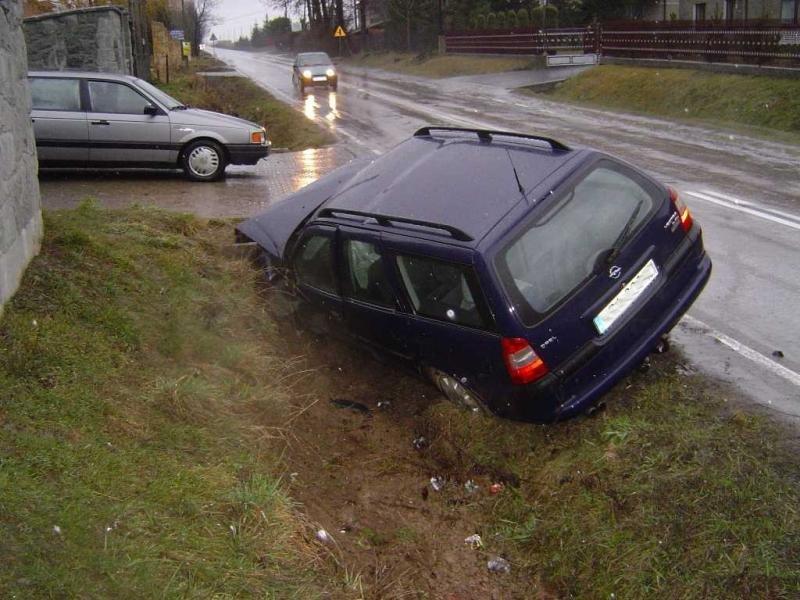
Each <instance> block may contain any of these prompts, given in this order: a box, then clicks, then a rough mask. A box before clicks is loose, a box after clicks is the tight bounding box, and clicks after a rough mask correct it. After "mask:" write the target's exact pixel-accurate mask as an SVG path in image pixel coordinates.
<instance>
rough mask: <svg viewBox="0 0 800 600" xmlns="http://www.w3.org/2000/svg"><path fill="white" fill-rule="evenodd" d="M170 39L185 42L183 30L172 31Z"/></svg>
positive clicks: (170, 31)
mask: <svg viewBox="0 0 800 600" xmlns="http://www.w3.org/2000/svg"><path fill="white" fill-rule="evenodd" d="M169 37H171V38H172V39H173V40H183V37H184V36H183V29H170V30H169Z"/></svg>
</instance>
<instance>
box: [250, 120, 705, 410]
mask: <svg viewBox="0 0 800 600" xmlns="http://www.w3.org/2000/svg"><path fill="white" fill-rule="evenodd" d="M237 239H238V241H239V242H241V243H255V244H256V245H257V247H258V249H259V256H260V258H261V260H262V261H263V263H264V265H265V268H266V272H267V276H268V277H269V278H273V277H274V276H276V275H277V274H279V273H282V272H285V271H284V270H286V271H288V273H289V274H290V280H291V281H293V282H294V285H295V288H296V290H297V292H298V295H299V298H300V302H299V303H298V306H299V308H298V309H297V310H298V311H299V316H300V318H301V319H302V321H303V322H304V323H305V324H307V325H308V326H309V327H310V328H311V329H312V330H315V331H318V332H324V333H336V332H340V333H345V334H347V335H348V336H349V337H350V338H351V339H354V340H356V342H357V343H358V344H361V345H365V346H368V347H371V348H374V349H377V350H379V351H381V352H382V353H387V354H389V355H390V356H393V357H395V358H397V359H402V360H403V361H407V362H409V363H412V364H413V365H415V366H416V367H417V368H419V370H420V371H421V372H422V373H424V374H426V375H427V376H428V377H430V378H431V379H432V380H433V382H434V383H435V384H436V385H437V386H438V387H439V389H440V390H441V391H442V392H443V393H444V394H445V395H446V396H447V397H448V398H450V399H451V400H453V401H455V402H457V403H459V404H461V405H464V406H466V407H468V408H470V409H472V410H485V411H487V412H491V413H494V414H496V415H499V416H502V417H508V418H513V419H522V420H536V421H553V420H558V419H562V418H565V417H568V416H571V415H574V414H576V413H578V412H580V411H581V410H583V409H585V408H588V407H590V406H592V405H593V404H594V403H596V402H597V401H598V400H599V398H600V396H601V395H602V394H603V393H604V392H605V391H606V390H608V389H609V388H610V387H611V386H612V385H613V384H614V383H615V382H616V381H618V380H619V379H620V378H621V377H623V376H624V375H625V374H626V373H627V372H629V371H630V370H631V369H632V368H634V367H635V366H637V365H639V364H640V363H641V362H642V361H643V360H644V359H645V358H646V357H647V355H648V354H649V353H650V352H651V351H652V350H653V349H654V347H655V346H656V345H657V344H659V342H660V340H661V339H662V336H664V335H665V334H666V333H667V332H669V331H670V329H671V328H672V327H673V326H674V325H675V323H676V322H677V321H678V319H679V318H680V317H681V315H683V313H684V312H686V310H687V309H688V308H689V306H690V305H691V304H692V302H693V301H694V299H695V298H696V297H697V296H698V294H699V293H700V292H701V290H702V289H703V287H704V285H705V283H706V282H707V281H708V278H709V276H710V273H711V261H710V260H709V258H708V256H707V255H706V253H705V251H704V248H703V242H702V237H701V232H700V227H699V225H698V224H697V223H695V222H693V220H692V217H691V214H690V213H689V210H688V209H687V208H686V206H685V205H684V204H683V203H682V201H681V200H680V199H679V198H678V194H677V193H676V192H675V191H674V190H672V189H671V188H668V187H665V186H663V185H661V184H660V183H658V182H657V181H654V180H653V179H652V178H650V177H649V176H648V175H646V174H644V173H643V172H641V171H640V170H638V169H636V168H634V167H632V166H631V165H628V164H626V163H624V162H621V161H620V160H618V159H616V158H612V157H611V156H608V155H606V154H603V153H600V152H597V151H595V150H589V149H570V148H568V147H566V146H564V145H562V144H561V143H559V142H557V141H555V140H551V139H548V138H543V137H537V136H530V135H523V134H516V133H506V132H494V131H484V130H465V129H455V128H447V127H425V128H423V129H420V130H419V131H417V132H416V133H415V134H414V136H413V137H412V138H411V139H409V140H407V141H405V142H403V143H401V144H400V145H399V146H397V147H395V148H394V149H393V150H391V151H389V152H387V153H386V154H384V155H383V156H381V157H380V158H378V159H376V160H374V161H369V160H361V161H358V160H356V161H353V162H351V163H350V164H348V165H346V166H344V167H342V168H340V169H338V170H336V171H334V172H333V173H331V174H329V175H327V176H325V177H323V178H322V179H320V180H318V181H317V182H315V183H313V184H312V185H310V186H308V187H306V188H304V189H302V190H300V191H299V192H297V193H295V194H293V195H292V196H290V197H289V198H287V199H285V200H283V201H281V202H279V203H277V204H276V205H275V206H273V207H271V208H270V209H268V210H267V211H266V212H265V213H263V214H262V215H260V216H258V217H255V218H252V219H250V220H248V221H245V222H243V223H241V224H240V225H239V226H238V228H237Z"/></svg>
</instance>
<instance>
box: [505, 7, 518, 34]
mask: <svg viewBox="0 0 800 600" xmlns="http://www.w3.org/2000/svg"><path fill="white" fill-rule="evenodd" d="M506 27H508V28H509V29H516V28H517V27H519V22H518V21H517V12H516V11H514V10H510V11H508V12H507V13H506Z"/></svg>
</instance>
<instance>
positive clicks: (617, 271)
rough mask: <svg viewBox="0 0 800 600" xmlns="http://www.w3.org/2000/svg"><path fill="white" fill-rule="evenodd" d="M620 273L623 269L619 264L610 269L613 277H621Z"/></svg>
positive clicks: (610, 275) (609, 271)
mask: <svg viewBox="0 0 800 600" xmlns="http://www.w3.org/2000/svg"><path fill="white" fill-rule="evenodd" d="M620 275H622V269H620V268H619V267H618V266H617V265H614V266H613V267H611V268H610V269H609V270H608V276H609V277H611V279H619V276H620Z"/></svg>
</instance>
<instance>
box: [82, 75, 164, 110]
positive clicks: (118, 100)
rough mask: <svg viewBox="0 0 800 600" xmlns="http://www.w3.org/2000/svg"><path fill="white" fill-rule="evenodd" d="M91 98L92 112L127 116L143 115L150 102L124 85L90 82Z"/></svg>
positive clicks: (109, 82) (112, 82)
mask: <svg viewBox="0 0 800 600" xmlns="http://www.w3.org/2000/svg"><path fill="white" fill-rule="evenodd" d="M89 97H90V98H91V99H92V111H93V112H99V113H116V114H126V115H143V114H144V108H145V106H147V105H148V104H150V101H149V100H147V98H145V97H144V96H142V95H141V94H139V93H138V92H136V91H134V90H133V89H131V88H129V87H128V86H127V85H125V84H123V83H117V82H115V81H90V82H89Z"/></svg>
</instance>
